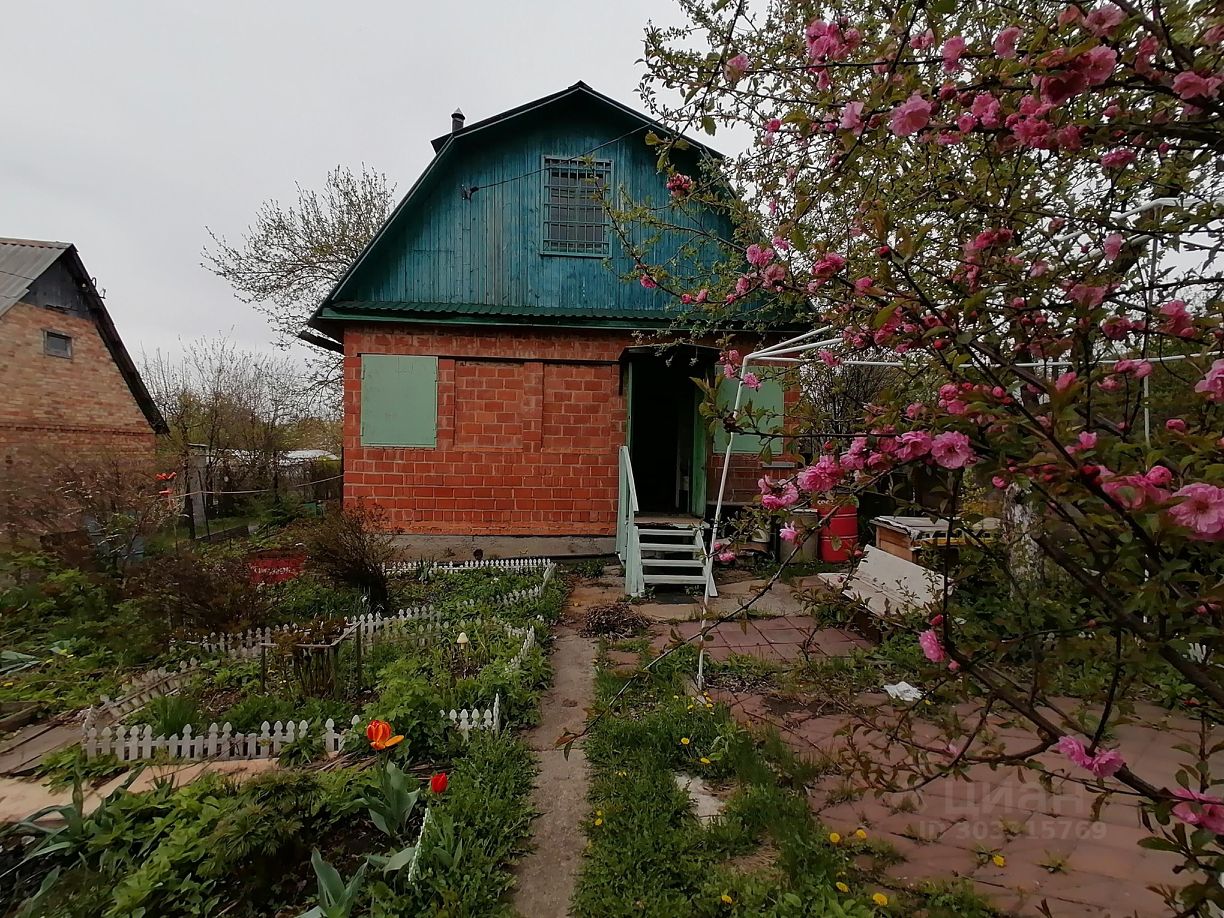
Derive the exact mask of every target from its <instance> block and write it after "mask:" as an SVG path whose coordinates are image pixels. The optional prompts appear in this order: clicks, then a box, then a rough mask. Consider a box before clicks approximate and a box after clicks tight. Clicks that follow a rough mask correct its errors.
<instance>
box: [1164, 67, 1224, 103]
mask: <svg viewBox="0 0 1224 918" xmlns="http://www.w3.org/2000/svg"><path fill="white" fill-rule="evenodd" d="M1220 82H1221V78H1220V77H1217V76H1213V77H1205V76H1200V75H1199V74H1197V73H1195V72H1194V71H1193V70H1185V71H1183V72H1181V73H1179V74H1178V75H1177V76H1175V77H1174V78H1173V91H1174V92H1175V93H1177V95H1178V98H1180V99H1183V100H1189V99H1211V98H1214V97H1215V95H1216V94H1217V93H1218V92H1219V91H1220Z"/></svg>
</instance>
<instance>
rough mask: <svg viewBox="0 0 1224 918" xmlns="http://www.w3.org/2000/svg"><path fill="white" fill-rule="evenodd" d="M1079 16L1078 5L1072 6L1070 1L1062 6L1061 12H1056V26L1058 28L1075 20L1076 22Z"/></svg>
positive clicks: (1064, 26)
mask: <svg viewBox="0 0 1224 918" xmlns="http://www.w3.org/2000/svg"><path fill="white" fill-rule="evenodd" d="M1079 18H1080V11H1079V7H1077V6H1073V5H1071V4H1070V3H1068V4H1067V5H1066V6H1064V7H1063V10H1062V12H1061V13H1059V14H1058V27H1059V28H1060V29H1063V28H1066V27H1067V26H1069V25H1072V24H1073V23H1075V22H1078V21H1079Z"/></svg>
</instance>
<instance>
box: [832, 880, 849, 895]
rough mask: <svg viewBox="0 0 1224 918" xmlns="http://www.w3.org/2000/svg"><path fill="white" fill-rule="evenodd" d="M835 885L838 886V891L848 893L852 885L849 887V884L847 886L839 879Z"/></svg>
mask: <svg viewBox="0 0 1224 918" xmlns="http://www.w3.org/2000/svg"><path fill="white" fill-rule="evenodd" d="M833 885H834V886H836V887H837V891H838V892H839V893H848V892H850V887H849V886H847V885H846V884H845V883H843V882H842V881H841V880H838V881H837V882H836V883H834V884H833Z"/></svg>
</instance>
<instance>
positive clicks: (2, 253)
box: [0, 237, 71, 316]
mask: <svg viewBox="0 0 1224 918" xmlns="http://www.w3.org/2000/svg"><path fill="white" fill-rule="evenodd" d="M69 248H71V243H68V242H42V241H39V240H37V239H5V238H3V237H0V316H2V315H4V314H5V313H6V312H8V309H9V307H10V306H12V305H13V304H14V303H16V302H17V301H18V300H20V299H21V298H22V297H23V296H25V295H26V291H27V290H29V289H30V284H32V283H34V281H36V280H38V278H39V277H40V276H41V275H42V273H43V272H44V271H46V270H47V269H48V268H49V267H51V265H53V264H55V261H56V259H57V258H59V257H60V256H61V255H62V254H64V252H65V251H67V250H68V249H69Z"/></svg>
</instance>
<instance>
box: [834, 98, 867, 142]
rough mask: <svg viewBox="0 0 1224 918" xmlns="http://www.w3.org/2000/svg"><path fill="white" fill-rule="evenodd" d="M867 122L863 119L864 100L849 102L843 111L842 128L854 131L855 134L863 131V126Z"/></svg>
mask: <svg viewBox="0 0 1224 918" xmlns="http://www.w3.org/2000/svg"><path fill="white" fill-rule="evenodd" d="M865 123H866V122H864V121H863V103H862V102H847V103H846V105H845V107H844V108H843V109H842V113H841V122H840V124H841V128H842V130H843V131H853V132H854V133H855V134H861V133H863V126H864V124H865Z"/></svg>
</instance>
